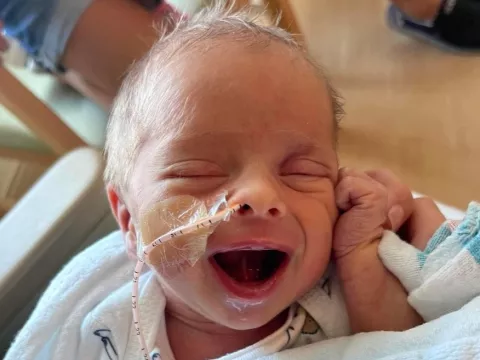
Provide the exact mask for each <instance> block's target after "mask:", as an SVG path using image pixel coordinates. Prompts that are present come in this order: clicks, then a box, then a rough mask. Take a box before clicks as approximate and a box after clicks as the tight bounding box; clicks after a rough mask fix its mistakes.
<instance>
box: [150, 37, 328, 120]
mask: <svg viewBox="0 0 480 360" xmlns="http://www.w3.org/2000/svg"><path fill="white" fill-rule="evenodd" d="M196 46H197V47H198V46H199V44H196ZM174 60H175V61H172V62H170V66H169V67H170V69H169V71H168V73H166V74H165V75H167V76H166V79H165V78H164V79H159V81H162V82H163V86H162V85H160V86H159V90H160V91H162V90H164V91H165V93H169V94H170V96H169V97H168V98H169V101H170V103H168V104H165V103H163V104H162V105H163V106H166V107H168V108H169V109H168V111H164V114H166V115H167V116H165V117H162V118H163V120H164V121H167V122H174V123H181V124H185V123H186V122H188V121H192V119H194V120H195V121H196V122H202V121H205V120H207V119H209V120H212V121H213V119H216V120H217V121H218V122H219V123H218V124H217V125H218V126H220V127H221V126H222V125H224V124H225V123H226V122H228V121H230V120H232V118H233V119H236V120H237V121H240V122H241V123H242V124H243V126H245V127H248V125H249V124H250V123H251V122H252V121H254V125H255V127H261V126H262V119H266V118H267V117H266V116H264V115H265V114H264V113H265V112H271V113H273V114H277V116H278V117H283V116H284V115H289V117H290V120H291V121H292V122H295V118H298V116H300V115H301V114H302V112H304V111H303V110H305V108H309V109H310V110H312V109H313V108H315V107H316V108H317V109H316V110H317V113H318V114H317V115H318V116H320V115H321V116H322V117H325V116H327V115H326V114H327V113H328V116H329V117H330V118H331V119H330V120H331V122H329V123H328V124H324V125H325V126H328V127H330V126H331V125H332V122H333V118H334V114H333V108H332V97H331V94H330V92H329V87H328V83H327V82H326V81H325V79H324V78H323V77H322V76H321V74H319V73H318V71H317V69H316V68H315V67H314V66H313V65H312V64H311V63H310V62H309V61H308V60H307V59H305V57H304V56H303V54H302V53H301V52H300V51H299V50H296V49H291V48H289V47H287V46H286V45H285V44H282V43H279V42H275V41H269V42H264V43H260V42H259V43H255V44H253V45H252V44H243V43H232V42H231V41H228V38H225V39H216V40H205V42H204V48H203V50H195V49H186V50H182V51H179V52H178V53H177V54H176V56H175V58H174ZM165 84H169V86H168V88H167V87H166V86H165ZM162 88H163V89H162ZM175 104H176V106H175V107H176V109H177V111H176V112H175V111H172V110H171V107H172V106H173V105H175ZM179 108H181V111H178V110H179ZM320 112H321V114H320ZM285 113H289V114H285ZM178 114H180V115H182V116H183V121H179V119H178V118H177V116H173V117H169V116H168V115H178ZM227 120H228V121H227ZM310 120H312V121H313V120H314V119H310ZM173 127H177V128H178V126H173Z"/></svg>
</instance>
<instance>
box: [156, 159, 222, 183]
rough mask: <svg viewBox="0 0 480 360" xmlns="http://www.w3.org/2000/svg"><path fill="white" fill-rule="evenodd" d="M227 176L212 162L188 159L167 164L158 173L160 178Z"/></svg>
mask: <svg viewBox="0 0 480 360" xmlns="http://www.w3.org/2000/svg"><path fill="white" fill-rule="evenodd" d="M227 176H228V175H227V174H226V173H225V172H224V171H223V170H222V169H221V168H220V166H218V165H216V164H214V163H211V162H209V161H204V160H188V161H182V162H179V163H175V164H173V165H170V166H168V167H167V168H166V169H165V170H164V171H163V172H162V174H161V175H160V179H188V178H193V179H198V178H225V177H227Z"/></svg>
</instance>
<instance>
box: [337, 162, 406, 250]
mask: <svg viewBox="0 0 480 360" xmlns="http://www.w3.org/2000/svg"><path fill="white" fill-rule="evenodd" d="M335 198H336V202H337V207H338V208H339V209H340V211H341V212H343V214H342V215H341V216H340V217H339V219H338V221H337V224H336V227H335V235H334V242H333V255H334V258H336V259H340V258H342V257H344V256H346V255H348V254H349V253H351V252H352V251H355V250H358V249H362V248H364V247H366V246H368V245H370V244H372V243H375V242H376V241H377V240H380V239H381V237H382V234H383V231H384V230H393V231H397V230H398V229H399V228H400V226H401V225H402V224H403V222H404V221H405V220H406V219H407V218H408V217H409V216H410V214H411V212H412V209H413V197H412V194H411V192H410V190H409V189H408V187H407V186H405V185H404V184H402V183H401V182H400V181H399V180H398V178H397V177H396V176H395V175H393V174H392V173H391V172H390V171H388V170H376V171H369V172H362V171H357V170H353V169H346V168H344V169H341V170H340V172H339V183H338V185H337V187H336V189H335Z"/></svg>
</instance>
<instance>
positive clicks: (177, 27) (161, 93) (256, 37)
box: [104, 1, 343, 193]
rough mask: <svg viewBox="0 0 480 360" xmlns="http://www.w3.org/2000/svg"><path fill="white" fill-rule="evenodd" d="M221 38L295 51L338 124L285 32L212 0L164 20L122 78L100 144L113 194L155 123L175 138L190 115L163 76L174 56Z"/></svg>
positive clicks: (338, 105) (338, 110) (337, 108)
mask: <svg viewBox="0 0 480 360" xmlns="http://www.w3.org/2000/svg"><path fill="white" fill-rule="evenodd" d="M222 37H228V38H229V39H230V40H232V41H235V42H237V43H243V44H245V45H246V46H253V45H262V44H264V45H268V43H269V42H271V41H276V42H279V43H282V44H284V45H286V46H287V47H288V48H289V49H291V50H293V51H295V52H298V53H300V54H301V55H302V56H303V57H304V58H305V60H307V61H308V62H309V63H310V64H311V65H312V66H313V67H314V69H315V70H316V71H317V73H318V75H319V77H320V78H321V79H322V80H324V81H326V83H327V86H328V90H329V92H330V95H331V100H332V108H333V112H334V117H335V118H334V121H335V127H336V126H337V124H338V121H339V120H340V118H341V116H342V115H343V110H342V102H341V99H340V97H339V96H338V94H337V92H336V91H335V90H334V88H333V87H332V86H331V85H330V83H329V81H328V79H327V78H326V77H325V75H324V72H323V71H322V70H321V68H320V67H319V66H318V65H317V64H316V63H315V62H314V61H313V60H312V59H311V58H310V56H309V55H308V53H307V52H306V51H305V48H304V47H303V46H302V45H301V44H300V43H298V42H297V41H296V40H295V38H294V37H293V36H292V35H291V34H290V33H288V32H287V31H285V30H283V29H281V28H279V27H277V26H275V25H272V26H268V25H263V24H259V23H257V21H255V19H252V13H251V12H250V11H249V9H248V8H244V9H242V10H234V6H233V5H232V6H230V7H227V6H225V5H224V4H223V2H221V1H213V4H212V5H210V6H208V7H206V8H204V9H202V10H201V11H199V12H198V13H196V14H195V15H193V16H191V17H188V18H187V17H183V18H181V19H180V20H179V19H170V18H165V19H164V20H163V21H162V24H161V29H160V36H159V39H158V41H157V42H156V43H155V44H154V45H153V47H152V48H151V50H150V51H149V52H148V53H147V54H146V55H145V56H144V57H143V58H142V59H141V60H140V61H138V62H137V63H135V64H134V65H133V66H132V67H131V69H130V71H129V73H128V74H127V76H126V77H125V79H124V82H123V84H122V86H121V89H120V91H119V93H118V95H117V97H116V99H115V101H114V104H113V107H112V112H111V115H110V119H109V123H108V126H107V138H106V145H105V155H106V169H105V176H104V178H105V182H106V183H107V184H110V185H112V186H113V187H114V188H115V189H116V190H117V191H118V192H120V193H123V192H125V191H126V190H127V189H128V186H129V179H130V177H131V175H132V171H133V168H134V164H135V161H136V159H137V156H138V153H139V151H140V149H141V146H142V144H143V143H144V142H145V141H146V140H147V139H148V138H149V136H152V131H154V129H155V128H156V126H157V127H158V119H159V118H163V119H169V122H168V123H170V124H175V125H176V127H173V126H172V128H168V129H163V130H165V131H162V132H163V134H169V136H175V134H174V133H175V130H178V129H180V128H181V124H182V123H183V122H184V121H185V118H186V117H188V116H189V111H188V109H187V106H186V102H185V103H179V101H178V90H176V89H178V86H175V85H176V84H173V83H172V77H171V76H170V77H169V76H168V73H169V72H170V71H172V66H173V65H174V62H175V60H178V57H177V56H178V54H179V53H180V54H183V53H186V52H189V53H190V55H193V54H195V52H201V51H204V50H203V48H204V46H205V44H206V41H208V40H212V39H218V38H222ZM192 61H195V58H193V59H192ZM160 111H161V113H160ZM155 134H158V131H157V132H156V133H155Z"/></svg>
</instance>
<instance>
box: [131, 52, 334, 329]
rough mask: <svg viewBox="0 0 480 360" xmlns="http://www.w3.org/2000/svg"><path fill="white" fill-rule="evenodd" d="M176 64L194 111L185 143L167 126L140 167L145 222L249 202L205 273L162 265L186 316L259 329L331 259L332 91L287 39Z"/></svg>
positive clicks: (218, 239)
mask: <svg viewBox="0 0 480 360" xmlns="http://www.w3.org/2000/svg"><path fill="white" fill-rule="evenodd" d="M176 66H178V69H179V70H178V71H176V72H175V74H176V75H174V76H178V79H177V80H178V83H181V89H180V91H179V94H178V96H179V101H184V102H186V103H185V105H186V107H188V108H189V109H193V110H192V112H191V116H190V117H189V118H186V119H185V122H184V124H183V127H182V128H181V130H180V132H179V133H178V134H177V136H174V137H172V136H170V137H169V136H167V135H168V134H164V133H162V130H163V129H166V128H169V126H163V125H162V124H161V121H159V127H158V129H157V130H155V131H154V132H152V136H151V138H150V140H148V141H147V142H146V143H145V144H144V146H143V148H142V150H141V152H140V155H139V158H138V160H137V163H136V167H135V169H134V175H133V178H132V181H131V190H132V192H131V193H132V194H135V197H134V198H133V202H134V203H135V204H136V207H137V210H138V214H139V216H138V217H139V218H140V219H142V217H143V219H145V216H147V215H146V214H148V213H149V212H150V211H151V209H152V208H154V207H155V205H156V204H157V203H158V202H160V201H162V200H164V199H167V198H170V197H173V196H177V195H192V196H194V197H196V198H199V199H208V198H211V197H214V196H215V195H217V194H218V193H220V192H222V191H225V190H226V191H227V192H228V197H227V199H228V201H229V203H231V204H239V203H241V204H246V205H247V206H245V207H244V208H242V210H240V211H239V212H237V213H236V214H235V215H234V216H233V217H232V218H231V219H230V221H229V222H224V223H221V224H220V225H219V226H218V227H217V228H216V229H215V231H214V232H213V234H212V235H211V236H210V237H209V239H208V242H207V247H206V252H205V254H204V255H203V256H202V257H201V258H200V259H199V260H198V261H197V262H196V263H195V265H194V266H185V267H184V268H182V271H179V272H178V274H175V275H174V276H172V274H169V275H168V276H166V275H165V274H164V273H163V270H162V266H160V265H155V266H154V268H155V269H156V270H157V272H158V273H159V278H160V281H161V283H162V285H163V286H164V288H165V291H166V293H167V296H168V301H169V304H170V305H171V306H172V307H174V308H175V309H177V310H178V309H181V308H184V309H185V311H187V312H188V313H190V314H196V315H198V316H201V317H203V318H206V319H208V320H210V321H213V322H215V323H218V324H222V325H225V326H227V327H230V328H235V329H249V328H256V327H259V326H262V325H264V324H265V323H267V322H268V321H270V320H271V319H272V318H274V317H275V316H276V315H277V314H279V313H280V312H281V311H282V310H284V309H285V308H287V307H288V306H289V305H290V304H292V303H293V302H294V301H295V300H296V299H298V297H300V296H301V295H302V294H304V293H305V292H306V291H307V290H309V288H311V287H312V286H313V285H314V284H315V282H316V281H318V280H319V278H320V277H321V276H322V274H323V273H324V271H325V269H326V266H327V264H328V261H329V257H330V249H331V244H332V229H333V225H334V223H335V220H336V217H337V210H336V206H335V200H334V187H335V184H336V180H337V169H338V164H337V156H336V152H335V139H334V126H333V114H332V109H331V102H330V99H329V96H328V92H327V89H326V86H325V84H324V83H322V81H320V80H319V79H318V78H317V77H316V76H315V75H314V70H313V69H312V68H311V67H310V66H309V65H308V64H307V63H306V62H305V61H304V60H303V59H301V58H300V57H299V56H298V55H297V54H292V53H290V52H289V51H288V50H286V49H285V48H284V47H283V45H279V44H276V43H273V44H270V45H269V46H268V47H266V48H261V49H245V48H243V47H240V46H237V45H228V44H225V46H223V47H221V48H214V49H211V50H209V51H208V53H206V54H203V55H201V56H200V57H198V58H196V59H193V60H192V59H191V58H188V57H184V58H182V59H179V61H178V64H177V65H176ZM167 125H168V124H167ZM148 221H149V222H151V224H149V226H151V227H152V228H154V227H155V226H156V225H155V219H154V218H153V219H152V217H150V218H149V219H148ZM152 222H153V223H152ZM163 229H164V228H163ZM156 235H157V236H158V235H161V233H159V234H156ZM151 240H152V239H144V241H147V242H148V241H151ZM161 256H162V254H158V253H157V254H155V253H153V254H152V261H153V262H154V263H158V262H159V261H160V260H161Z"/></svg>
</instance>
